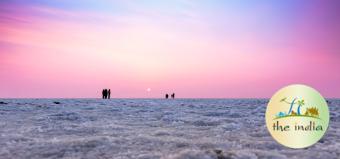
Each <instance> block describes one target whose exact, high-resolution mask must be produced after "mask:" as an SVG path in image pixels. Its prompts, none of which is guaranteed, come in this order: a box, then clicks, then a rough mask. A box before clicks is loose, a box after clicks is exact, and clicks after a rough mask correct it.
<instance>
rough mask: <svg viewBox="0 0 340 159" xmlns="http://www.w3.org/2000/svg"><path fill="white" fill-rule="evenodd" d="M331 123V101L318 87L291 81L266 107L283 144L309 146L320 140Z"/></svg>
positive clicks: (269, 123) (271, 129) (270, 128)
mask: <svg viewBox="0 0 340 159" xmlns="http://www.w3.org/2000/svg"><path fill="white" fill-rule="evenodd" d="M328 123H329V111H328V106H327V102H326V101H325V99H324V98H323V97H322V96H321V95H320V93H319V92H317V91H316V90H315V89H313V88H311V87H308V86H305V85H290V86H287V87H284V88H282V89H280V90H279V91H278V92H276V93H275V94H274V96H273V97H272V98H271V99H270V101H269V103H268V106H267V111H266V124H267V129H268V131H269V133H270V134H271V135H272V137H273V138H274V139H275V140H276V141H277V142H279V143H280V144H282V145H284V146H287V147H290V148H305V147H308V146H311V145H313V144H315V143H317V142H318V141H319V140H320V139H321V138H322V136H323V135H324V134H325V132H326V131H327V128H328Z"/></svg>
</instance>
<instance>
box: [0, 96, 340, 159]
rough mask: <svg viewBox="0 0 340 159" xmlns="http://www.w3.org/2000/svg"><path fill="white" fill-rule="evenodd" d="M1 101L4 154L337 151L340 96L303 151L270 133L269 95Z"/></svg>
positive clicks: (184, 155) (162, 156)
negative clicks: (324, 128)
mask: <svg viewBox="0 0 340 159" xmlns="http://www.w3.org/2000/svg"><path fill="white" fill-rule="evenodd" d="M0 101H1V102H4V103H1V102H0V145H1V146H0V158H9V159H10V158H115V159H125V158H133V159H192V158H198V159H214V158H218V157H220V158H222V156H224V157H223V158H244V159H246V158H250V159H252V158H254V159H256V158H328V159H331V158H338V157H339V156H340V100H336V99H332V100H330V104H329V107H330V113H331V119H330V126H329V129H328V132H327V133H326V135H325V136H324V138H323V139H321V140H320V141H319V142H318V143H317V144H315V145H314V146H312V147H310V148H306V149H298V150H295V149H289V148H285V147H283V146H281V145H279V144H278V143H276V142H275V141H274V140H273V139H272V137H271V136H270V134H269V133H268V131H267V128H266V127H265V120H264V115H265V108H266V105H267V102H268V100H267V99H175V100H165V99H111V100H100V99H1V100H0ZM54 102H60V104H55V103H54ZM219 151H220V152H219ZM218 154H219V155H218Z"/></svg>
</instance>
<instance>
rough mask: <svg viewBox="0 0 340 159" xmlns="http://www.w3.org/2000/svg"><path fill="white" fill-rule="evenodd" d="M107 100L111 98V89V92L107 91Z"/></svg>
mask: <svg viewBox="0 0 340 159" xmlns="http://www.w3.org/2000/svg"><path fill="white" fill-rule="evenodd" d="M107 98H108V99H110V98H111V89H109V90H108V91H107Z"/></svg>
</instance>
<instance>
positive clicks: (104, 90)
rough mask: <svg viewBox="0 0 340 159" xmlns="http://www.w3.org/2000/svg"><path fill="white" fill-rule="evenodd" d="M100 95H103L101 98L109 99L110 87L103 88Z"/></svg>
mask: <svg viewBox="0 0 340 159" xmlns="http://www.w3.org/2000/svg"><path fill="white" fill-rule="evenodd" d="M102 97H103V99H110V98H111V90H110V89H103V91H102Z"/></svg>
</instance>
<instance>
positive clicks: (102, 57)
mask: <svg viewBox="0 0 340 159" xmlns="http://www.w3.org/2000/svg"><path fill="white" fill-rule="evenodd" d="M14 2H15V3H14ZM34 2H37V1H32V2H31V3H30V1H20V0H17V1H13V3H11V2H7V1H5V2H1V3H0V35H1V37H0V79H1V83H0V88H1V89H0V98H93V97H99V96H100V92H101V89H103V88H111V91H112V96H113V97H117V98H158V97H163V95H164V94H165V93H172V92H175V93H176V94H177V96H178V97H183V98H256V97H261V98H269V97H271V96H272V95H273V94H274V93H275V91H277V90H278V89H280V88H281V87H284V86H286V85H289V84H296V83H300V84H306V85H309V86H312V87H314V88H315V89H317V90H319V92H320V93H321V94H322V95H324V96H325V97H340V96H339V95H340V84H339V81H340V71H339V68H340V53H339V42H340V39H339V38H340V34H339V29H338V28H340V26H339V24H340V23H339V22H340V21H339V15H340V14H339V11H338V8H337V6H338V7H339V3H336V1H329V3H318V2H317V1H307V2H308V3H307V2H306V3H304V4H296V3H292V2H286V3H284V2H280V3H279V2H272V3H265V4H262V3H256V4H255V3H251V4H244V3H241V2H239V3H235V2H233V3H232V4H225V3H227V2H215V1H211V2H204V1H189V0H187V1H173V2H168V1H167V2H164V3H166V4H163V2H154V1H146V2H145V3H141V2H137V1H136V2H133V1H129V2H125V1H115V2H111V1H103V2H101V3H105V4H99V2H98V3H95V5H92V4H91V3H94V2H93V1H90V0H85V1H83V3H82V5H80V7H79V5H76V4H75V2H73V3H70V2H67V1H60V2H58V1H55V3H51V4H50V3H46V4H44V3H34ZM52 2H53V1H52ZM69 3H70V4H69ZM219 3H221V4H219ZM230 3H231V2H230ZM72 5H75V6H77V7H78V8H76V7H75V6H73V7H72ZM168 6H172V7H170V8H171V9H168V8H169V7H168ZM148 88H150V89H151V91H150V92H148V91H147V89H148Z"/></svg>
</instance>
